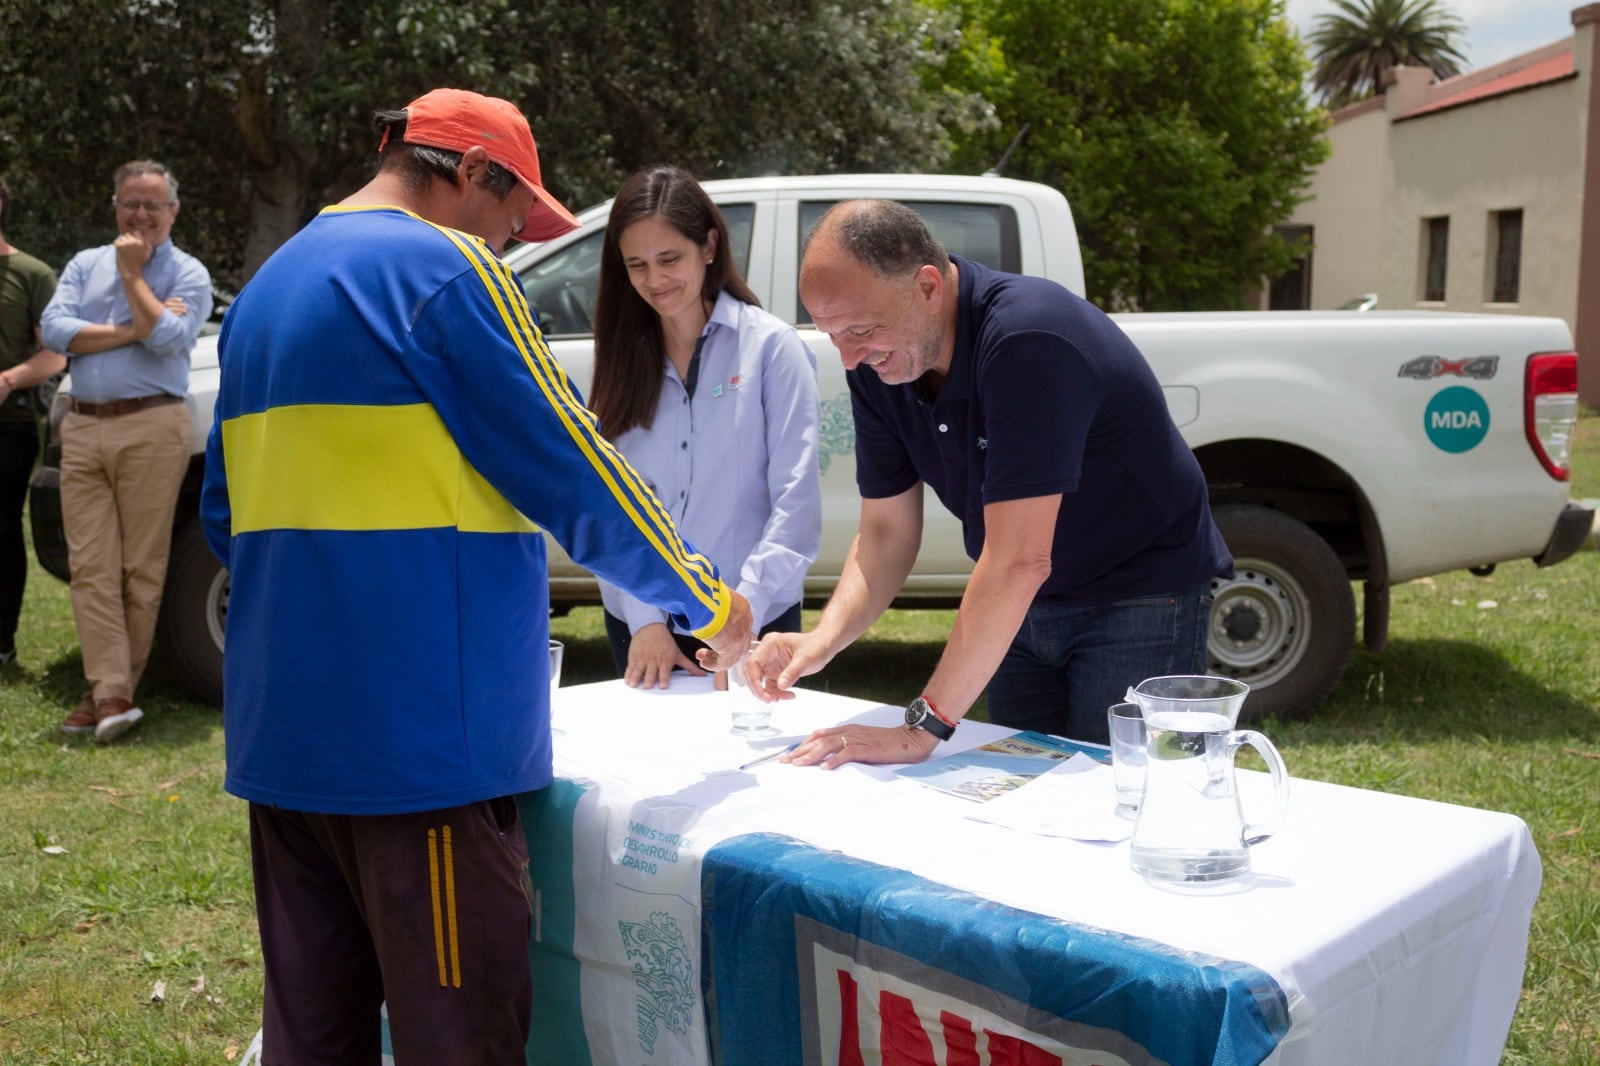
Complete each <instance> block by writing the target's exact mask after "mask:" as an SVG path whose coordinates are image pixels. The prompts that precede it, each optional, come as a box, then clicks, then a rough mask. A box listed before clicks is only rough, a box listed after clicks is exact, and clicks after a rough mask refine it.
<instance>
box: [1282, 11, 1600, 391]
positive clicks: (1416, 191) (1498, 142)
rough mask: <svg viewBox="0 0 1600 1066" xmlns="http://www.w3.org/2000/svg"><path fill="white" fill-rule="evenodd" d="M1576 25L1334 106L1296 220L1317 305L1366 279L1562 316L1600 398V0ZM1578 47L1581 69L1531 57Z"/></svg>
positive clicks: (1360, 287)
mask: <svg viewBox="0 0 1600 1066" xmlns="http://www.w3.org/2000/svg"><path fill="white" fill-rule="evenodd" d="M1572 23H1573V36H1572V37H1571V38H1568V39H1566V40H1563V41H1556V42H1553V43H1551V44H1549V45H1546V46H1545V47H1543V48H1539V49H1535V50H1534V51H1532V52H1528V53H1525V54H1523V55H1521V56H1517V57H1514V58H1512V59H1508V60H1506V61H1504V62H1502V63H1497V64H1494V65H1493V66H1490V67H1486V68H1484V69H1482V70H1477V71H1471V72H1469V73H1467V74H1463V75H1461V76H1459V77H1456V78H1451V79H1449V80H1447V81H1444V82H1440V83H1437V84H1433V83H1432V73H1431V72H1430V71H1428V70H1427V69H1426V68H1406V67H1402V68H1398V69H1397V70H1395V71H1393V72H1392V76H1391V81H1390V84H1389V87H1388V89H1387V91H1386V93H1385V95H1384V96H1383V97H1382V98H1379V99H1376V100H1370V101H1365V102H1363V103H1360V104H1356V105H1353V106H1351V107H1348V108H1345V109H1344V110H1342V111H1340V112H1338V113H1336V114H1335V116H1334V119H1335V121H1334V124H1333V126H1332V127H1331V129H1330V130H1329V134H1328V137H1329V141H1330V144H1331V147H1332V153H1331V155H1330V156H1329V158H1328V159H1327V161H1326V162H1324V163H1323V164H1322V166H1321V167H1320V168H1319V169H1318V171H1317V173H1316V175H1315V176H1314V177H1313V179H1312V184H1311V187H1310V189H1309V192H1310V194H1311V197H1312V198H1311V199H1309V200H1308V201H1306V202H1305V203H1303V204H1301V205H1300V207H1299V208H1298V209H1297V211H1296V213H1295V215H1294V218H1293V219H1292V220H1291V223H1290V224H1292V225H1307V226H1311V227H1312V228H1313V239H1314V241H1315V245H1314V249H1313V252H1312V257H1311V294H1312V295H1311V300H1312V307H1314V308H1331V307H1337V306H1338V305H1339V304H1341V303H1343V302H1344V301H1345V300H1347V299H1349V298H1350V297H1351V296H1354V295H1356V294H1357V293H1359V292H1369V291H1370V292H1376V293H1377V294H1378V306H1379V307H1380V308H1384V309H1405V308H1418V307H1421V308H1434V309H1440V310H1449V311H1474V312H1490V313H1497V312H1498V313H1508V314H1524V315H1549V316H1554V317H1558V318H1561V319H1564V320H1565V321H1566V323H1567V326H1568V328H1569V329H1571V330H1572V331H1573V335H1574V339H1575V341H1576V344H1577V348H1578V353H1579V359H1580V368H1579V389H1580V392H1581V394H1582V397H1583V399H1584V401H1585V402H1586V403H1589V404H1592V405H1600V78H1597V76H1596V75H1597V74H1600V70H1597V69H1596V68H1597V62H1596V49H1597V47H1600V3H1590V4H1588V5H1585V6H1581V7H1576V8H1574V9H1573V12H1572ZM1567 55H1570V56H1571V60H1570V73H1567V74H1556V75H1555V76H1554V77H1553V78H1552V76H1551V75H1550V74H1548V73H1543V72H1538V71H1534V70H1533V69H1532V68H1534V67H1535V66H1536V65H1537V66H1541V67H1544V66H1546V65H1548V64H1550V63H1552V62H1554V65H1555V67H1556V68H1557V69H1559V68H1560V65H1561V64H1560V62H1559V60H1560V57H1563V56H1567ZM1536 78H1543V79H1546V80H1541V81H1538V83H1537V84H1526V82H1528V81H1534V80H1535V79H1536ZM1519 79H1521V80H1519ZM1517 84H1521V85H1522V87H1520V88H1518V87H1513V86H1514V85H1517ZM1475 93H1481V94H1484V95H1479V96H1477V97H1476V98H1471V97H1472V96H1473V94H1475ZM1429 108H1432V110H1429ZM1514 209H1520V210H1521V211H1522V227H1523V228H1522V255H1521V278H1520V284H1519V291H1518V295H1517V300H1516V302H1514V303H1511V302H1507V303H1496V302H1494V300H1493V295H1494V294H1493V284H1494V256H1495V252H1496V237H1497V234H1496V228H1495V222H1496V220H1495V213H1496V212H1499V211H1508V210H1514ZM1436 217H1448V218H1449V219H1450V247H1449V256H1448V265H1447V270H1446V279H1445V298H1444V299H1443V300H1442V301H1436V302H1426V301H1424V300H1423V299H1422V296H1423V284H1424V281H1425V272H1426V242H1427V238H1426V232H1427V230H1426V226H1427V222H1426V220H1427V219H1429V218H1436ZM1262 306H1265V302H1264V301H1263V304H1262ZM1586 353H1587V358H1584V356H1585V354H1586Z"/></svg>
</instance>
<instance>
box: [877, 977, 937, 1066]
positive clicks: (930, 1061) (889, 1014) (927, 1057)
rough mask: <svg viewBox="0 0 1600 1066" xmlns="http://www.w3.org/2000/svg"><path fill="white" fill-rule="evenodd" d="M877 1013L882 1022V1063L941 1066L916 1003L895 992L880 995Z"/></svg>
mask: <svg viewBox="0 0 1600 1066" xmlns="http://www.w3.org/2000/svg"><path fill="white" fill-rule="evenodd" d="M878 1015H879V1017H880V1019H881V1020H882V1023H883V1038H882V1040H881V1041H880V1043H881V1044H882V1045H883V1066H939V1064H938V1063H937V1062H936V1061H935V1060H934V1057H933V1041H932V1040H930V1039H928V1034H927V1033H926V1032H925V1031H923V1028H922V1019H921V1018H918V1017H917V1008H916V1006H915V1005H914V1004H913V1003H912V1002H911V1001H910V1000H909V999H907V998H906V997H905V996H897V995H895V994H894V993H893V992H880V993H879V994H878Z"/></svg>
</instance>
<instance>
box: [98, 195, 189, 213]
mask: <svg viewBox="0 0 1600 1066" xmlns="http://www.w3.org/2000/svg"><path fill="white" fill-rule="evenodd" d="M177 202H178V201H176V200H124V199H122V198H121V197H117V196H113V197H112V198H111V206H112V207H115V208H116V209H117V210H119V211H137V210H139V209H140V208H141V207H142V208H144V209H145V210H146V211H148V212H150V213H151V214H152V215H153V214H155V213H156V212H157V211H160V210H161V209H162V208H163V207H172V206H173V205H175V204H176V203H177Z"/></svg>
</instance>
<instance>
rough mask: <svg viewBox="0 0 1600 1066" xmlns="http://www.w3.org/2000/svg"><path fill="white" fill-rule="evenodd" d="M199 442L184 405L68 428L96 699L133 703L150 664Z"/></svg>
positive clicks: (74, 526)
mask: <svg viewBox="0 0 1600 1066" xmlns="http://www.w3.org/2000/svg"><path fill="white" fill-rule="evenodd" d="M191 435H192V430H191V429H190V426H189V408H188V405H187V404H182V403H173V404H166V405H163V406H160V407H147V408H145V409H144V410H142V411H134V412H133V413H131V414H125V415H113V416H110V417H98V416H94V415H81V414H68V415H67V417H66V420H65V421H63V422H62V423H61V523H62V525H63V527H65V531H66V536H67V560H68V565H69V566H70V567H71V568H72V616H73V620H74V621H75V622H76V623H77V626H78V643H79V645H80V646H81V647H82V648H83V676H84V677H85V678H87V679H88V681H89V685H90V687H91V688H92V689H93V691H94V698H95V699H96V700H104V699H111V698H112V697H120V698H122V699H125V700H132V699H133V692H134V689H136V688H137V687H138V685H139V679H140V677H142V676H143V675H144V668H145V665H146V664H147V663H148V662H149V661H150V644H151V642H152V641H153V640H154V638H155V630H156V614H157V613H158V612H159V611H160V609H161V589H162V585H163V584H164V583H165V582H166V579H167V555H168V553H169V551H170V550H171V547H172V518H173V513H174V512H175V511H176V510H177V504H178V490H179V489H180V488H182V486H183V475H184V473H185V471H187V470H188V467H189V446H190V437H191Z"/></svg>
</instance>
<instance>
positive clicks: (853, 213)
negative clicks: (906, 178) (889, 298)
mask: <svg viewBox="0 0 1600 1066" xmlns="http://www.w3.org/2000/svg"><path fill="white" fill-rule="evenodd" d="M841 255H842V256H844V257H847V258H848V259H851V260H854V261H855V262H856V263H857V264H859V265H861V266H864V267H866V268H867V269H869V270H871V271H872V272H873V273H874V274H877V275H878V276H879V277H884V278H901V277H905V276H907V275H909V274H911V273H913V272H915V271H916V270H917V269H918V268H920V267H924V266H931V267H934V268H935V269H937V270H938V271H939V272H940V273H941V274H943V273H945V272H946V269H947V268H948V266H949V263H950V257H949V256H948V255H947V254H946V253H945V250H944V248H943V246H942V245H940V244H939V242H938V241H937V240H935V239H934V236H933V234H932V233H930V232H928V227H927V224H926V223H924V222H923V221H922V216H920V215H918V214H917V213H916V212H915V211H913V210H911V208H909V207H907V206H906V205H905V204H900V203H895V202H894V201H893V200H846V201H844V202H842V203H838V204H835V205H833V206H832V207H831V208H829V209H828V211H827V213H826V214H824V215H823V216H822V218H821V219H819V220H818V222H817V224H816V226H815V228H813V229H812V231H811V234H810V236H808V237H807V238H806V245H805V254H804V255H803V256H802V258H801V264H800V276H801V278H802V279H804V278H805V274H806V268H807V266H808V265H810V264H813V263H815V264H817V265H821V264H823V263H825V262H827V261H829V260H831V259H833V258H834V257H836V256H841Z"/></svg>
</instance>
